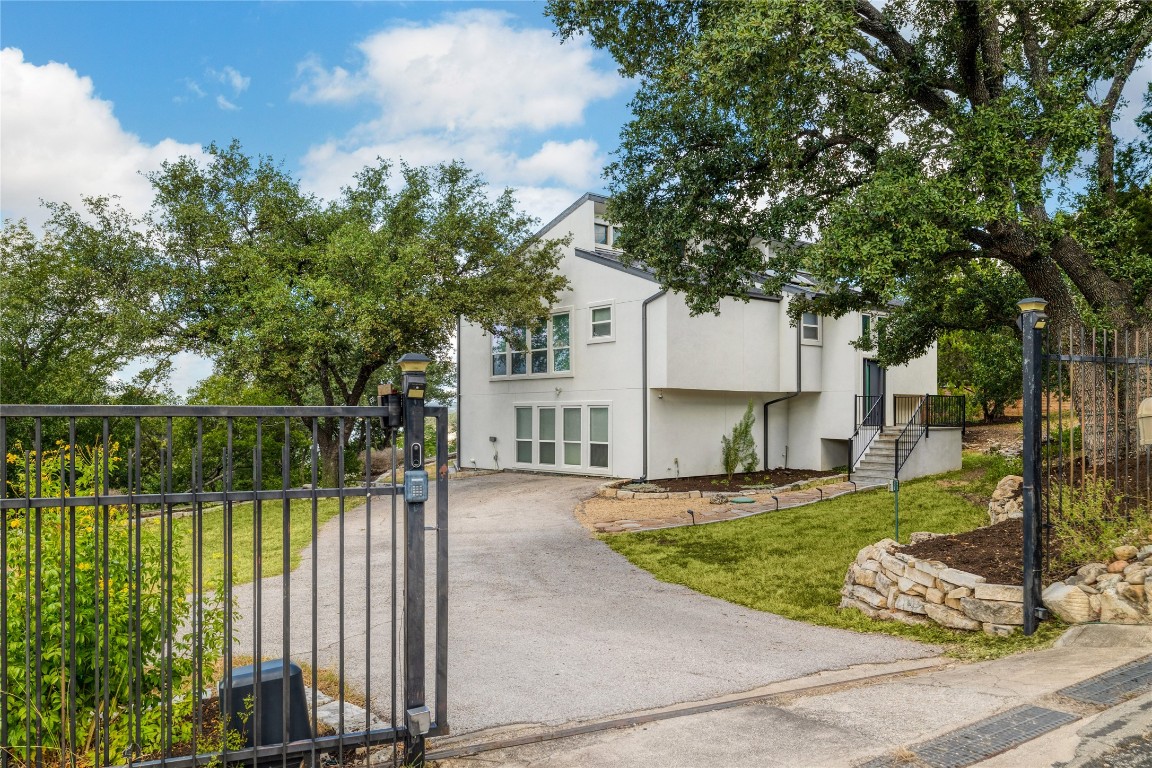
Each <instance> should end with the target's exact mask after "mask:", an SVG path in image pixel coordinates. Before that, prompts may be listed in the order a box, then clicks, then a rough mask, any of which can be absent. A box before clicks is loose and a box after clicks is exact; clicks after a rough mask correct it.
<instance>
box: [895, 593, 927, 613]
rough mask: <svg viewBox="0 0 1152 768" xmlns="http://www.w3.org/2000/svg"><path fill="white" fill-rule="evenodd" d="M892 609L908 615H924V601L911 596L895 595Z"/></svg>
mask: <svg viewBox="0 0 1152 768" xmlns="http://www.w3.org/2000/svg"><path fill="white" fill-rule="evenodd" d="M892 607H893V608H895V609H897V610H900V611H907V612H908V613H921V614H922V613H925V612H926V609H925V607H924V601H923V600H921V599H920V598H919V597H915V596H913V595H897V596H896V602H895V603H893V604H892Z"/></svg>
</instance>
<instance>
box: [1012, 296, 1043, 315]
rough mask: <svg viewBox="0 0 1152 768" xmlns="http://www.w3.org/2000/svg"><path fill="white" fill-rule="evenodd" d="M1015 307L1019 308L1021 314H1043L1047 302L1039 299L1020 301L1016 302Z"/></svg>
mask: <svg viewBox="0 0 1152 768" xmlns="http://www.w3.org/2000/svg"><path fill="white" fill-rule="evenodd" d="M1016 306H1018V307H1020V311H1021V312H1043V311H1044V309H1045V308H1046V307H1047V306H1048V302H1047V300H1045V299H1040V298H1031V299H1021V300H1020V301H1018V302H1016Z"/></svg>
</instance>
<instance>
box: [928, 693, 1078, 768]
mask: <svg viewBox="0 0 1152 768" xmlns="http://www.w3.org/2000/svg"><path fill="white" fill-rule="evenodd" d="M1078 719H1079V718H1078V717H1077V716H1076V715H1070V714H1068V713H1067V712H1057V711H1056V710H1054V709H1044V708H1043V707H1033V706H1024V707H1017V708H1016V709H1010V710H1008V711H1007V712H1003V713H1001V714H999V715H996V716H994V717H989V718H987V719H986V720H981V721H980V722H978V723H973V724H972V725H969V726H967V727H965V728H960V729H959V730H955V731H952V732H951V733H948V734H945V735H943V736H940V737H939V738H935V739H932V740H931V741H926V742H924V743H923V744H917V745H915V746H913V747H911V748H910V749H911V751H912V752H914V753H915V754H916V757H917V758H919V759H920V760H921V761H923V762H924V763H926V764H927V765H930V766H932V768H963V766H966V765H972V764H973V763H978V762H980V761H981V760H987V759H988V758H989V757H992V756H993V755H998V754H1000V753H1001V752H1006V751H1008V750H1009V749H1012V748H1013V747H1018V746H1020V745H1021V744H1023V743H1025V742H1028V741H1031V740H1032V739H1034V738H1036V737H1037V736H1040V735H1041V734H1044V733H1047V732H1048V731H1053V730H1056V729H1057V728H1059V727H1060V726H1062V725H1067V724H1068V723H1074V722H1076V721H1077V720H1078Z"/></svg>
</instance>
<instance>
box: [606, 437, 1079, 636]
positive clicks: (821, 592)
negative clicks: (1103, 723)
mask: <svg viewBox="0 0 1152 768" xmlns="http://www.w3.org/2000/svg"><path fill="white" fill-rule="evenodd" d="M1019 469H1020V465H1019V461H1018V460H1012V459H1007V458H1005V457H1002V456H987V455H976V454H972V455H968V456H965V457H964V465H963V468H962V469H961V470H959V471H957V472H953V473H949V474H945V475H937V476H934V477H930V478H921V479H919V480H912V481H909V482H906V483H902V484H901V486H900V533H901V536H900V539H901V543H907V540H908V535H909V534H910V533H912V532H913V531H933V532H936V533H959V532H962V531H968V530H972V529H973V528H976V527H979V526H981V525H985V524H987V522H988V513H987V510H986V504H987V499H988V498H989V497H990V496H991V494H992V491H993V489H994V488H995V486H996V483H997V482H998V481H999V480H1000V479H1001V478H1002V477H1004V475H1008V474H1017V473H1019ZM980 501H982V502H983V503H980ZM892 534H893V499H892V494H891V493H889V492H887V491H884V490H875V491H864V492H861V493H856V494H849V495H847V496H841V497H838V498H835V499H832V500H830V501H826V502H822V503H819V504H811V505H809V506H806V507H797V508H794V509H787V510H781V511H780V512H774V513H768V514H763V515H757V516H754V517H748V518H743V519H741V520H733V521H728V522H723V523H712V524H709V525H703V526H688V527H683V528H671V529H665V530H658V531H645V532H640V533H629V534H619V535H603V536H602V537H601V538H602V539H603V540H604V541H605V542H606V543H607V544H608V546H610V547H612V549H614V550H616V551H617V552H619V553H620V554H622V555H624V556H625V557H626V558H628V559H629V560H630V561H631V562H632V563H634V564H635V565H637V566H639V567H640V568H643V569H644V570H646V571H648V572H650V573H651V574H652V575H653V576H655V577H656V578H657V579H660V580H661V581H666V582H670V583H673V584H682V585H684V586H687V587H689V588H691V589H694V590H696V591H697V592H702V593H704V594H706V595H712V596H713V597H718V598H721V599H723V600H727V601H729V602H732V603H737V604H739V605H743V606H747V607H749V608H755V609H757V610H761V611H767V612H770V613H775V614H778V615H780V616H785V617H787V618H790V619H796V620H799V621H806V622H809V623H812V624H820V625H823V626H829V627H838V628H841V629H849V630H855V631H858V632H882V633H885V634H889V635H898V636H901V637H907V638H911V639H915V640H921V641H924V642H929V643H939V644H943V645H945V646H947V652H948V653H949V654H950V655H953V656H956V657H960V658H968V659H978V658H994V657H997V656H1001V655H1005V654H1008V653H1013V652H1016V651H1020V650H1027V649H1033V648H1038V647H1042V646H1044V645H1046V644H1048V643H1050V642H1051V641H1052V640H1054V639H1055V637H1056V636H1057V635H1058V634H1059V632H1060V631H1061V630H1062V626H1060V625H1059V624H1058V622H1055V621H1049V622H1045V623H1044V624H1042V625H1041V629H1040V630H1039V631H1038V632H1037V633H1036V634H1035V635H1033V636H1032V637H1030V638H1025V637H1024V636H1023V635H1021V634H1016V635H1014V636H1012V637H1009V638H1000V637H992V636H989V635H985V634H984V633H982V632H959V631H953V630H949V629H945V628H943V627H935V626H930V627H922V626H912V625H907V624H901V623H899V622H886V621H873V620H871V619H869V618H867V617H865V616H864V615H863V614H861V613H860V612H859V611H855V610H845V611H840V610H839V609H838V608H837V606H838V605H839V602H840V587H841V586H842V585H843V583H844V574H845V573H846V571H847V569H848V565H849V564H850V563H851V562H852V560H853V559H854V558H855V557H856V554H857V552H858V551H859V550H860V549H861V548H863V547H865V546H867V545H868V544H872V543H875V542H877V541H879V540H880V539H883V538H885V537H892Z"/></svg>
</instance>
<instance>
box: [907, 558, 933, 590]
mask: <svg viewBox="0 0 1152 768" xmlns="http://www.w3.org/2000/svg"><path fill="white" fill-rule="evenodd" d="M919 565H920V563H910V564H909V565H908V567H907V568H905V569H904V576H905V577H907V578H909V579H911V580H912V581H914V582H916V583H917V584H919V585H921V586H923V587H934V586H936V578H935V577H934V576H933V575H932V574H930V573H926V572H925V571H924V570H922V569H921V568H919V567H918V566H919Z"/></svg>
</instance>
